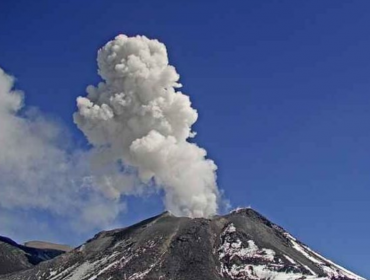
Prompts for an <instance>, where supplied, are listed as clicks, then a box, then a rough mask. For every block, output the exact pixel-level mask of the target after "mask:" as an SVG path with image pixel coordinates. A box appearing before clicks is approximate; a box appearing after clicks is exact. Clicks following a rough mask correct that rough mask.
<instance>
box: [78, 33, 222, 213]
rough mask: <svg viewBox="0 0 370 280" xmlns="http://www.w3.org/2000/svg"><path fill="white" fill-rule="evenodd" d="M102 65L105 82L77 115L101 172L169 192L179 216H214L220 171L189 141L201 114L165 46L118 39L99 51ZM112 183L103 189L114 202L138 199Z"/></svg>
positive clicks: (91, 92) (91, 88)
mask: <svg viewBox="0 0 370 280" xmlns="http://www.w3.org/2000/svg"><path fill="white" fill-rule="evenodd" d="M97 61H98V67H99V70H98V73H99V75H100V77H101V78H102V80H103V81H102V82H100V83H99V84H98V85H97V86H88V87H87V96H86V97H79V98H78V99H77V106H78V111H77V112H76V113H75V114H74V121H75V123H76V124H77V126H78V127H79V128H80V129H81V130H82V132H83V133H84V134H85V135H86V137H87V139H88V141H89V142H90V143H91V144H92V146H93V147H94V148H93V149H94V161H93V163H94V164H93V166H94V168H95V169H96V170H102V169H104V167H105V166H116V169H117V170H119V169H121V170H122V172H127V170H132V169H134V170H137V172H138V176H139V178H140V180H141V182H143V183H144V184H145V185H146V187H151V186H152V187H153V186H154V187H155V188H159V189H161V190H163V191H164V196H165V197H164V203H165V206H166V208H167V209H168V210H170V211H171V212H173V213H174V214H175V215H182V216H190V217H203V216H210V215H213V214H215V213H216V212H217V208H218V206H217V205H218V199H219V191H218V188H217V184H216V173H215V172H216V169H217V167H216V165H215V163H214V162H213V161H212V160H210V159H207V158H206V156H207V152H206V150H204V149H202V148H200V147H198V146H197V145H196V144H194V143H190V142H189V141H188V140H189V138H192V137H194V136H195V133H194V132H193V131H192V130H191V127H192V125H193V124H194V123H195V122H196V120H197V118H198V114H197V111H196V110H195V109H193V108H192V107H191V102H190V99H189V97H188V96H187V95H185V94H183V93H182V92H180V91H178V88H180V87H181V84H180V83H179V77H180V76H179V74H178V73H177V72H176V69H175V68H174V67H173V66H171V65H169V61H168V56H167V50H166V47H165V45H164V44H162V43H160V42H159V41H157V40H150V39H148V38H146V37H144V36H136V37H127V36H125V35H119V36H117V37H116V38H115V39H114V40H112V41H110V42H108V43H107V44H106V45H105V46H104V47H103V48H102V49H100V50H99V52H98V58H97ZM105 178H106V180H105V181H106V182H108V184H105V185H101V189H102V191H103V192H105V194H106V195H107V196H109V197H112V198H116V199H119V198H120V197H121V196H123V195H126V194H127V193H128V192H129V193H130V192H135V191H136V190H135V188H136V186H133V185H132V184H131V185H130V184H120V180H116V181H111V180H110V177H109V176H105ZM127 188H129V189H130V190H127ZM132 188H133V189H132Z"/></svg>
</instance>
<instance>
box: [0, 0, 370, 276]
mask: <svg viewBox="0 0 370 280" xmlns="http://www.w3.org/2000/svg"><path fill="white" fill-rule="evenodd" d="M77 2H78V3H77ZM0 10H1V14H2V15H1V17H0V25H1V26H2V30H3V32H2V34H1V36H0V67H1V68H3V69H4V70H6V71H7V72H8V73H10V74H12V75H14V76H16V77H17V83H16V87H17V88H19V89H22V90H24V91H25V92H26V104H27V105H30V106H36V107H38V108H39V109H40V110H42V111H43V112H45V113H47V114H51V115H54V116H56V117H58V118H60V120H61V121H62V122H63V123H65V125H66V126H67V127H68V128H69V130H70V131H71V133H72V135H73V137H74V138H75V140H76V141H77V142H80V143H81V144H82V145H86V140H85V139H84V136H83V135H82V133H81V132H80V131H79V130H78V129H77V128H76V126H75V125H74V123H73V120H72V114H73V112H75V111H76V105H75V100H76V97H77V96H79V95H84V94H85V93H84V92H85V87H86V86H87V85H88V84H91V83H94V82H97V81H98V80H99V78H98V76H97V74H96V71H97V70H96V61H95V60H96V52H97V50H98V48H100V47H101V46H103V45H104V44H105V43H106V42H107V41H108V40H111V39H113V38H114V37H115V36H116V35H118V34H120V33H123V34H127V35H137V34H141V35H146V36H148V37H150V38H156V39H159V40H160V41H162V42H163V43H165V44H166V46H167V49H168V52H169V57H170V63H171V64H172V65H174V66H175V67H176V68H177V71H178V72H179V73H180V75H181V83H182V84H183V85H184V88H183V91H184V92H185V93H187V94H189V95H190V97H191V99H192V101H193V105H194V107H195V108H196V109H197V110H198V112H199V115H200V118H199V121H198V122H197V123H196V124H195V127H194V130H195V131H197V132H198V135H197V137H196V141H197V143H198V144H199V145H200V146H202V147H205V148H206V149H207V151H208V153H209V156H210V157H211V158H212V159H214V160H215V162H216V163H217V165H218V167H219V170H218V183H219V186H220V188H222V189H223V190H224V192H225V197H227V198H228V199H229V200H230V202H231V204H232V206H235V207H236V206H248V205H251V206H252V207H253V208H255V209H256V210H258V211H260V212H261V213H262V214H264V215H266V216H267V217H268V218H270V219H271V220H272V221H274V222H276V223H278V224H280V225H282V226H283V227H285V228H286V229H287V230H288V231H290V232H291V233H292V234H293V235H295V236H297V237H298V238H299V239H301V240H302V241H303V242H305V243H307V244H308V245H309V246H311V247H312V248H313V249H315V250H317V251H318V252H320V253H322V254H323V255H324V256H326V257H328V258H329V259H332V260H334V261H335V262H337V263H339V264H341V265H343V266H345V267H347V268H349V269H352V270H353V271H354V272H357V273H359V274H361V275H363V276H365V277H368V278H369V277H370V270H369V268H370V265H369V260H370V240H369V238H368V236H369V234H368V232H369V231H370V222H369V219H368V213H369V212H370V203H369V200H370V188H369V184H370V176H369V174H370V173H369V166H370V157H369V154H370V145H369V143H370V130H369V123H370V110H369V108H370V106H369V103H370V95H369V92H370V56H369V49H370V34H369V32H368V30H369V27H370V17H369V16H368V15H369V13H370V3H369V2H368V1H360V0H359V1H233V3H232V4H230V3H228V4H226V2H225V1H181V2H180V1H171V2H170V1H33V2H32V4H31V3H30V1H22V0H18V1H7V0H5V1H2V2H1V3H0ZM0 190H1V186H0ZM128 204H129V211H128V212H127V213H126V214H122V215H121V217H120V224H122V225H127V224H130V223H132V222H135V221H138V220H140V219H142V218H145V217H148V216H150V215H153V214H156V213H158V212H160V211H162V210H163V208H162V205H161V202H160V198H158V197H148V198H145V199H140V200H137V199H130V200H129V201H128ZM30 213H32V219H34V220H38V219H44V220H45V221H48V223H52V221H53V217H51V216H49V214H48V213H38V211H31V212H30ZM29 215H31V214H29ZM0 234H1V232H0ZM37 237H38V236H34V238H37ZM42 237H43V236H42V233H41V232H40V237H39V239H41V238H42ZM83 237H87V236H83ZM83 237H81V236H79V237H78V238H73V237H70V236H62V237H59V241H63V242H66V243H68V242H70V243H78V242H82V241H83Z"/></svg>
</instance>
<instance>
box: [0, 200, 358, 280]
mask: <svg viewBox="0 0 370 280" xmlns="http://www.w3.org/2000/svg"><path fill="white" fill-rule="evenodd" d="M35 275H38V277H36V276H35ZM0 279H1V280H16V279H17V280H19V279H21V280H22V279H30V280H33V279H35V280H36V279H38V280H47V279H49V280H51V279H53V280H64V279H81V280H85V279H110V280H114V279H127V280H134V279H148V280H149V279H176V280H182V279H184V280H189V279H199V280H223V279H228V280H231V279H248V280H251V279H252V280H260V279H261V280H302V279H306V280H316V279H319V280H364V279H363V278H361V277H359V276H357V275H355V274H353V273H352V272H349V271H348V270H346V269H344V268H342V267H340V266H338V265H336V264H334V263H333V262H331V261H329V260H327V259H325V258H324V257H322V256H320V255H319V254H317V253H316V252H314V251H313V250H312V249H310V248H309V247H308V246H306V245H304V244H303V243H301V242H300V241H298V240H297V239H296V238H294V237H293V236H291V235H290V234H289V233H288V232H286V231H285V230H284V229H283V228H281V227H279V226H278V225H276V224H274V223H272V222H270V221H269V220H268V219H267V218H265V217H264V216H262V215H261V214H259V213H258V212H257V211H255V210H253V209H252V208H250V207H248V208H238V209H236V210H234V211H231V212H230V213H229V214H226V215H224V216H215V217H213V218H212V219H204V218H197V219H190V218H185V217H176V216H174V215H172V214H171V213H169V212H164V213H162V214H160V215H158V216H155V217H152V218H149V219H146V220H144V221H142V222H140V223H138V224H135V225H133V226H131V227H127V228H122V229H116V230H110V231H104V232H101V233H99V234H97V235H95V236H94V238H92V239H90V240H88V241H87V242H86V243H84V244H83V245H82V246H80V247H78V248H76V249H74V250H72V251H71V252H68V253H66V254H64V255H62V256H60V257H58V258H56V259H53V260H51V261H48V262H44V263H41V264H39V265H37V266H35V267H34V268H32V269H31V270H27V271H21V272H19V273H17V274H14V275H5V276H3V278H1V277H0Z"/></svg>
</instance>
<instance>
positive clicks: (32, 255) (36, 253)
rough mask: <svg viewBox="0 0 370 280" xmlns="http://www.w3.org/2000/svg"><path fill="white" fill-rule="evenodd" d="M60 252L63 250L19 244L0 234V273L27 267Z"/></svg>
mask: <svg viewBox="0 0 370 280" xmlns="http://www.w3.org/2000/svg"><path fill="white" fill-rule="evenodd" d="M62 253H64V251H59V250H51V249H36V248H30V247H27V246H23V245H19V244H18V243H16V242H15V241H13V240H11V239H10V238H7V237H3V236H0V275H2V274H6V273H11V272H16V271H21V270H25V269H29V268H31V267H33V266H35V265H37V264H39V263H40V262H42V261H45V260H50V259H52V258H54V257H56V256H58V255H60V254H62Z"/></svg>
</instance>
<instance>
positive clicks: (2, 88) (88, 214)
mask: <svg viewBox="0 0 370 280" xmlns="http://www.w3.org/2000/svg"><path fill="white" fill-rule="evenodd" d="M13 87H14V78H13V77H11V76H10V75H8V74H6V73H5V72H4V71H3V70H2V69H1V68H0V217H1V218H0V221H4V220H5V221H12V220H14V219H16V220H17V221H16V222H13V223H9V222H8V223H6V224H7V227H4V228H3V227H2V230H3V231H7V232H9V233H14V232H15V233H16V232H24V231H25V228H24V227H23V228H22V224H23V226H25V223H21V222H19V221H20V220H24V221H28V224H30V222H29V221H30V217H29V216H32V214H31V213H30V212H32V211H39V212H40V211H41V212H45V213H48V214H51V215H52V216H53V219H54V220H56V221H58V222H57V223H58V224H60V225H61V227H62V228H64V227H65V228H68V229H71V230H72V231H73V232H80V233H82V232H85V231H89V230H93V229H96V228H101V227H104V226H109V225H110V224H111V223H112V222H114V219H115V218H116V217H117V215H118V214H119V213H120V212H121V211H122V210H123V209H124V208H125V205H124V204H123V203H122V202H120V201H118V200H117V199H112V198H111V197H108V196H107V195H106V194H105V193H103V192H102V191H101V190H100V185H98V183H100V181H102V179H101V178H100V176H99V177H97V178H95V177H94V176H92V175H91V173H90V168H89V164H88V162H89V157H90V155H89V153H87V152H84V151H81V150H79V149H76V147H73V146H72V147H68V146H67V145H66V144H65V143H68V142H72V141H71V140H70V139H69V137H68V134H69V132H68V130H66V128H65V127H64V126H63V125H62V124H60V123H58V122H57V121H54V120H52V119H51V118H50V117H48V116H46V115H45V114H43V113H41V112H40V111H39V110H37V109H35V108H27V107H24V93H23V92H21V91H17V90H14V89H13ZM111 173H112V172H111ZM111 177H112V178H113V179H115V177H113V176H111ZM116 177H118V175H116ZM102 178H103V177H102ZM111 180H112V179H111ZM125 180H128V177H127V176H126V177H125ZM122 181H123V180H120V182H121V183H122ZM128 185H132V183H131V182H130V183H129V184H128ZM20 213H28V214H29V216H26V217H23V216H22V215H23V214H20ZM14 217H16V218H14ZM22 217H23V218H22ZM0 224H1V223H0ZM53 231H54V232H53V233H57V231H58V229H55V230H54V229H53ZM41 233H42V229H40V234H41ZM2 234H6V232H2ZM42 234H43V233H42ZM50 234H52V233H50Z"/></svg>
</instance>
